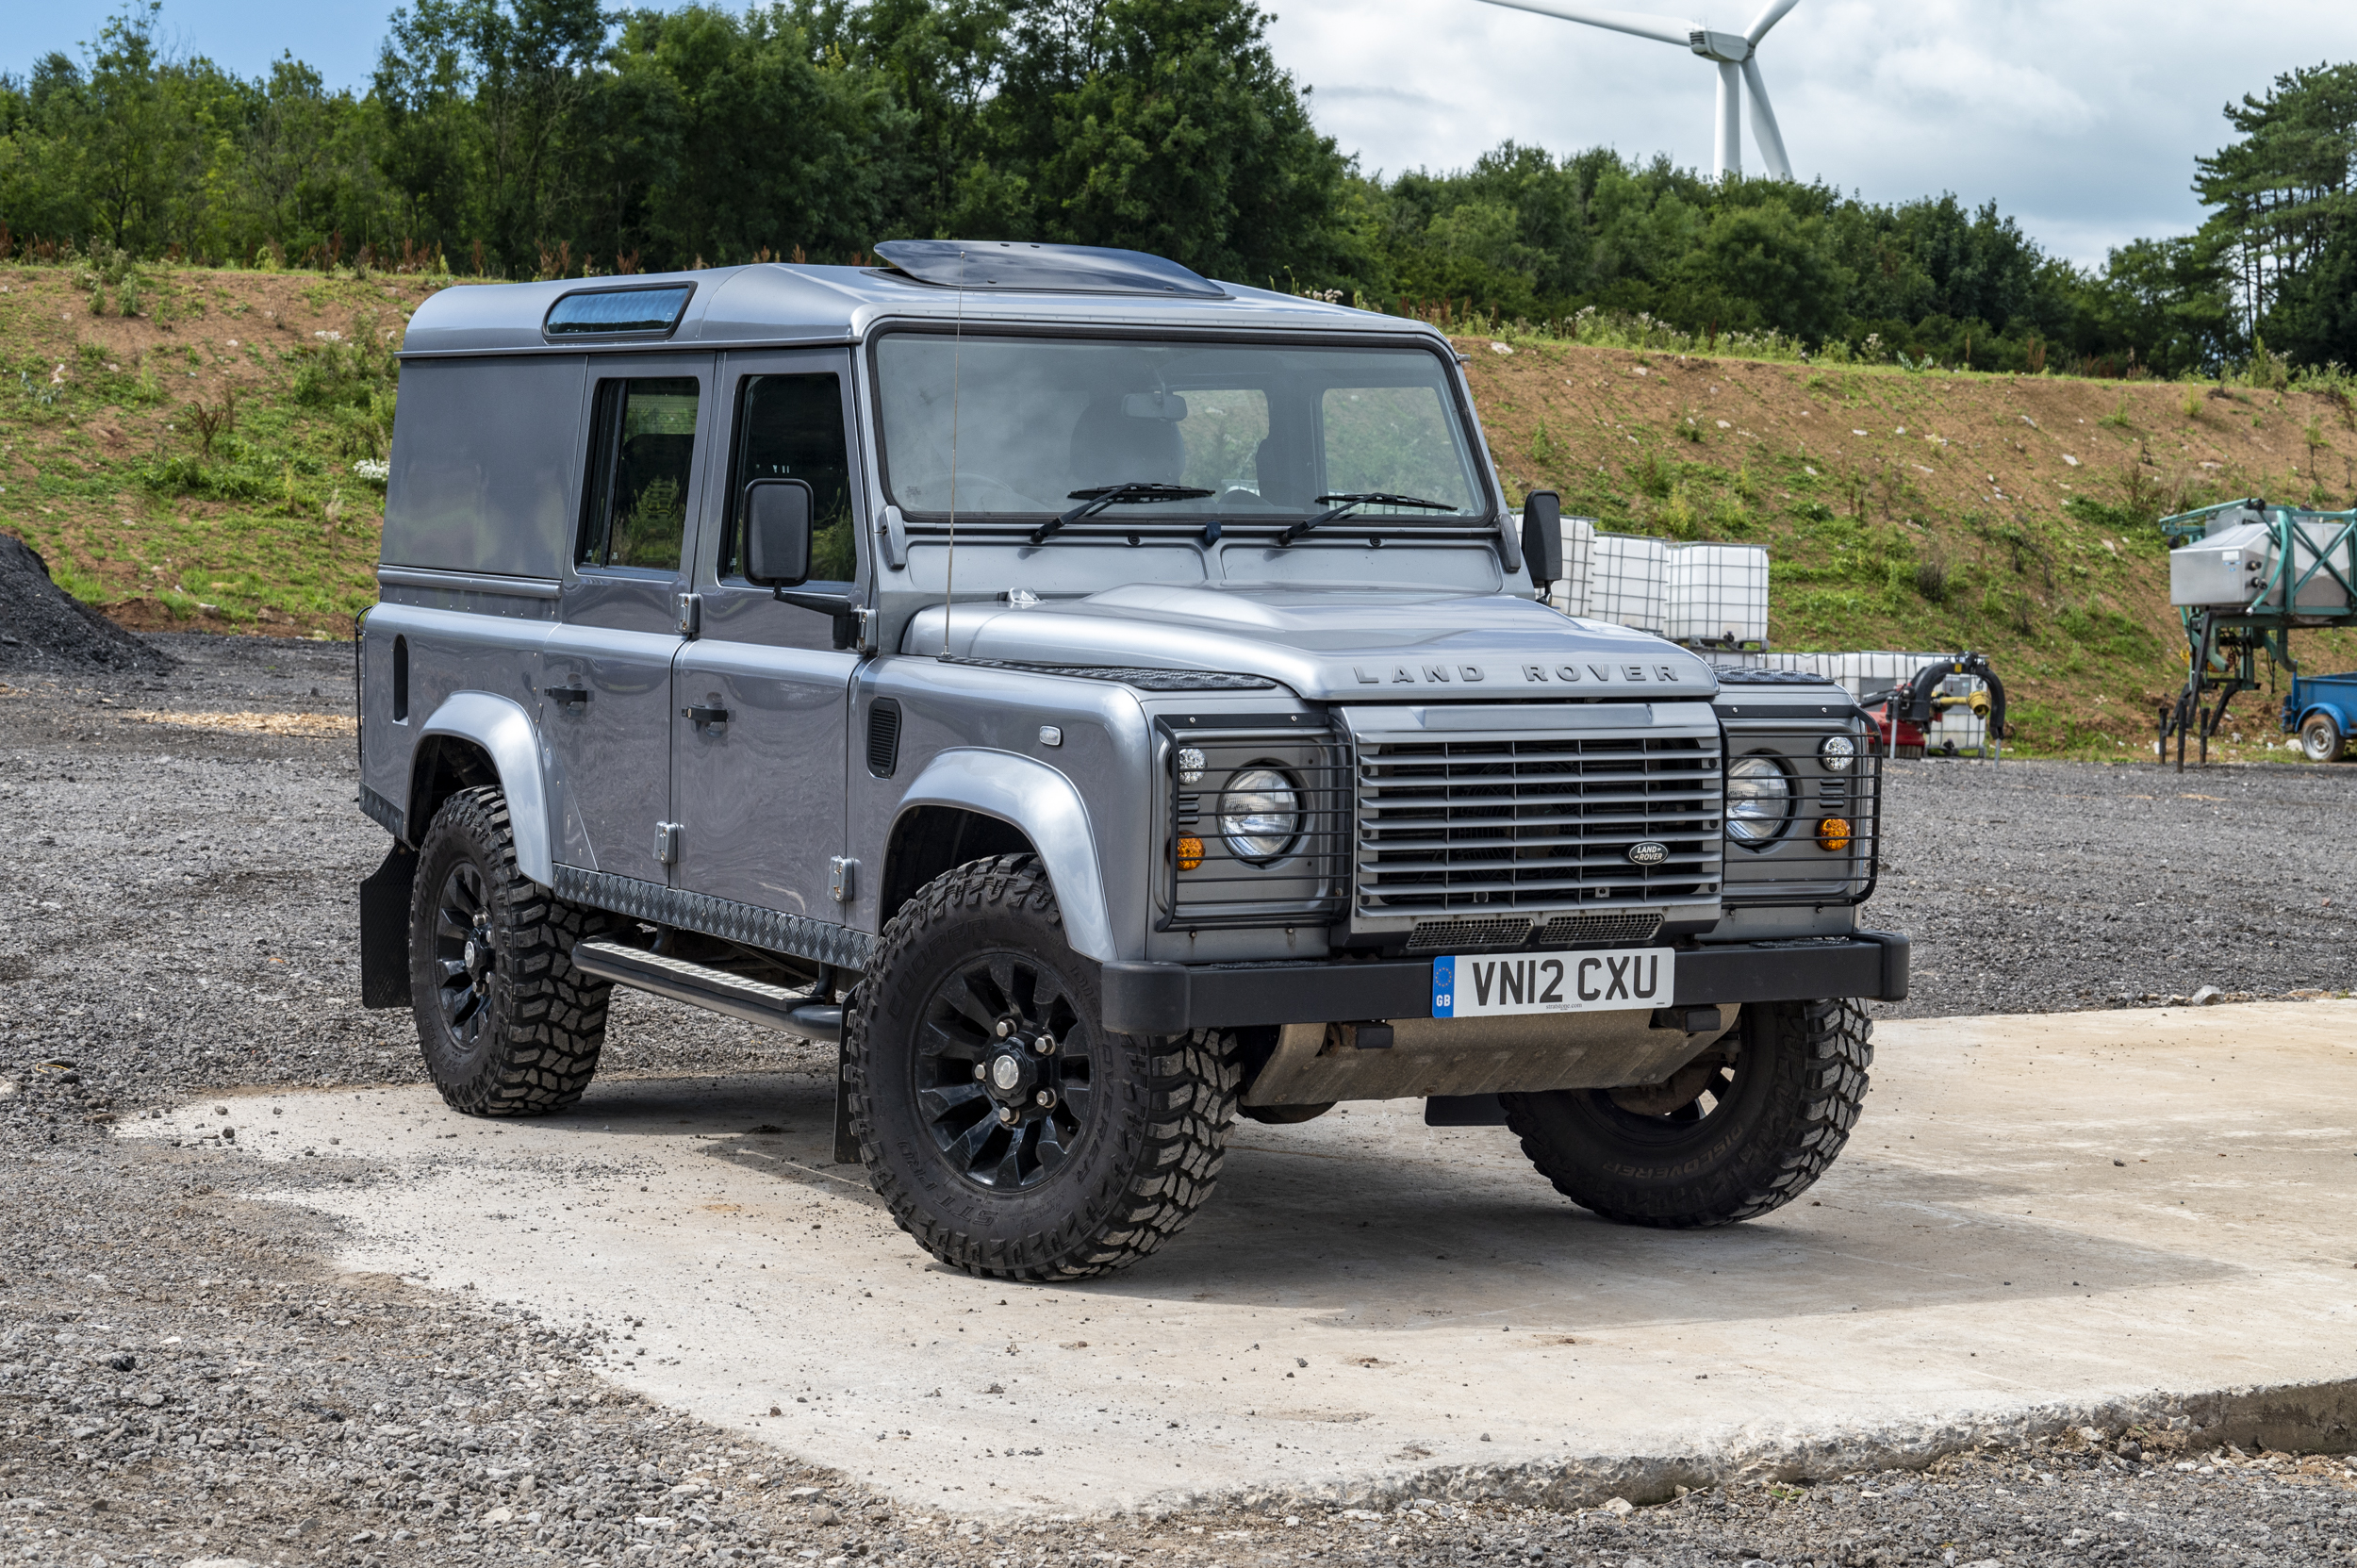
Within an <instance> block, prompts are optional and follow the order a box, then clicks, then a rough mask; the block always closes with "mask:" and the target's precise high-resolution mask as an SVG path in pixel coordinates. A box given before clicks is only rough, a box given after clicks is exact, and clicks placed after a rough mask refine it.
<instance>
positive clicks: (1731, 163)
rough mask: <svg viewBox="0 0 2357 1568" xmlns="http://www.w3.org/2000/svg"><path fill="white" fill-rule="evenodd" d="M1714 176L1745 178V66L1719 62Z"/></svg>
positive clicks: (1712, 160) (1712, 152)
mask: <svg viewBox="0 0 2357 1568" xmlns="http://www.w3.org/2000/svg"><path fill="white" fill-rule="evenodd" d="M1712 142H1713V144H1712V147H1711V162H1712V163H1713V165H1715V167H1714V168H1713V169H1712V170H1711V177H1712V178H1713V179H1719V180H1727V179H1741V178H1742V177H1743V77H1742V74H1741V67H1739V66H1736V65H1732V64H1729V63H1728V62H1727V61H1725V60H1721V61H1720V62H1719V130H1718V135H1717V136H1716V137H1714V138H1713V139H1712Z"/></svg>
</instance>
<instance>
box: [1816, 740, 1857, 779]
mask: <svg viewBox="0 0 2357 1568" xmlns="http://www.w3.org/2000/svg"><path fill="white" fill-rule="evenodd" d="M1856 756H1857V742H1856V741H1854V740H1852V739H1851V738H1850V737H1849V736H1848V735H1827V736H1826V737H1825V738H1824V739H1823V740H1821V741H1819V742H1818V743H1817V760H1818V761H1820V762H1821V763H1823V764H1824V765H1825V766H1826V767H1828V768H1830V769H1832V770H1833V771H1834V772H1836V773H1847V772H1848V771H1849V770H1850V764H1851V762H1852V761H1853V760H1854V758H1855V757H1856Z"/></svg>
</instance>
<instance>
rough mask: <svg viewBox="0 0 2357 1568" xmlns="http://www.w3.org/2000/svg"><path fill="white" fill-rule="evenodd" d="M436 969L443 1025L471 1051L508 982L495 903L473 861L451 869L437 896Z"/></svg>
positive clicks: (481, 873) (458, 1044)
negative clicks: (494, 915)
mask: <svg viewBox="0 0 2357 1568" xmlns="http://www.w3.org/2000/svg"><path fill="white" fill-rule="evenodd" d="M434 967H435V971H436V974H437V984H436V986H435V993H434V994H435V997H436V999H437V1000H438V1001H439V1002H440V1003H441V1008H442V1027H443V1028H445V1029H447V1030H449V1031H450V1035H451V1038H452V1040H453V1041H454V1042H456V1044H457V1046H458V1048H459V1049H460V1050H462V1051H466V1052H468V1053H470V1054H471V1053H472V1052H473V1051H474V1050H475V1048H477V1047H478V1046H479V1045H480V1044H481V1042H482V1038H483V1026H484V1022H485V1020H486V1019H487V1018H488V1017H490V1015H491V1014H492V1012H493V1009H494V1003H495V1000H496V998H497V991H498V988H499V987H500V986H502V985H503V984H504V983H505V982H506V977H505V976H504V975H503V973H502V972H501V968H500V958H499V937H498V934H497V933H496V932H495V931H494V930H493V927H492V924H491V901H490V900H489V899H487V898H486V897H485V896H484V887H483V872H482V871H481V870H480V869H479V868H478V867H476V866H475V865H474V863H473V862H471V861H465V860H462V861H459V862H458V863H457V864H456V865H454V866H453V867H451V868H450V874H449V875H448V876H446V877H444V878H443V879H442V890H441V892H440V894H439V895H438V896H437V898H436V899H435V900H434Z"/></svg>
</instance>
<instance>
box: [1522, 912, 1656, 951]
mask: <svg viewBox="0 0 2357 1568" xmlns="http://www.w3.org/2000/svg"><path fill="white" fill-rule="evenodd" d="M1660 930H1661V916H1658V915H1641V914H1634V913H1632V914H1628V915H1563V916H1557V917H1556V918H1555V919H1552V920H1549V921H1548V922H1547V923H1546V924H1545V925H1544V926H1541V928H1540V929H1539V946H1540V947H1541V948H1584V947H1607V946H1617V947H1629V948H1634V947H1641V946H1643V945H1644V944H1645V943H1647V942H1650V941H1652V940H1653V939H1654V937H1655V935H1656V933H1658V932H1659V931H1660Z"/></svg>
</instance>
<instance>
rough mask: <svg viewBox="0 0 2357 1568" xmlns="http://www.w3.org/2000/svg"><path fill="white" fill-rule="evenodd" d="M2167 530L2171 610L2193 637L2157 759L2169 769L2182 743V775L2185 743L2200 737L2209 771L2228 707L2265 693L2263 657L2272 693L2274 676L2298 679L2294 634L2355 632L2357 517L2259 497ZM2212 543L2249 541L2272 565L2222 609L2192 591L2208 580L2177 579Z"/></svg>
mask: <svg viewBox="0 0 2357 1568" xmlns="http://www.w3.org/2000/svg"><path fill="white" fill-rule="evenodd" d="M2160 527H2161V532H2162V533H2163V534H2164V535H2166V536H2167V538H2168V541H2169V549H2170V552H2171V555H2172V559H2171V562H2170V571H2169V600H2170V602H2171V603H2173V604H2175V605H2176V607H2177V614H2178V618H2179V619H2180V620H2181V621H2182V622H2183V624H2184V630H2185V687H2184V691H2182V692H2180V693H2179V694H2178V696H2177V701H2175V702H2174V703H2173V704H2172V703H2167V702H2164V703H2162V704H2160V712H2159V733H2160V753H2159V754H2160V757H2161V759H2162V760H2163V761H2164V762H2166V761H2167V755H2168V741H2169V737H2170V736H2171V735H2174V736H2175V737H2176V739H2177V770H2178V771H2179V772H2181V773H2182V772H2184V769H2185V738H2186V736H2187V735H2188V734H2190V735H2192V736H2193V737H2194V739H2195V742H2196V744H2197V746H2198V749H2199V760H2200V761H2201V762H2204V763H2206V762H2208V761H2209V760H2210V737H2211V736H2212V735H2214V734H2217V732H2218V728H2219V726H2220V725H2222V724H2223V723H2224V722H2225V720H2226V705H2227V704H2228V703H2229V702H2232V701H2233V700H2234V699H2235V698H2236V697H2238V696H2240V695H2241V694H2242V693H2244V692H2246V691H2257V690H2259V689H2260V683H2259V679H2258V660H2259V656H2260V655H2261V654H2262V653H2264V654H2266V658H2267V660H2268V664H2269V669H2268V677H2269V679H2268V689H2269V690H2270V691H2271V690H2272V689H2273V676H2274V669H2275V667H2278V666H2280V667H2281V668H2283V669H2284V670H2287V671H2290V672H2292V673H2294V674H2297V673H2298V672H2299V660H2297V659H2296V658H2294V657H2293V656H2292V651H2291V637H2292V632H2293V629H2294V628H2296V627H2309V628H2317V627H2329V626H2357V511H2348V512H2312V511H2309V510H2307V509H2305V508H2303V507H2299V506H2287V505H2283V504H2279V503H2273V502H2269V501H2267V500H2266V499H2264V498H2262V497H2257V496H2253V497H2250V499H2247V500H2243V501H2227V502H2221V503H2218V504H2217V505H2216V506H2204V507H2202V508H2201V509H2200V511H2196V512H2184V513H2180V514H2179V515H2178V516H2176V517H2169V518H2163V519H2162V520H2161V524H2160ZM2244 530H2249V532H2243V531H2244ZM2212 541H2217V542H2219V543H2221V544H2223V543H2227V542H2230V541H2247V543H2246V546H2245V548H2246V549H2247V550H2248V551H2250V552H2251V553H2258V552H2264V556H2263V562H2264V564H2263V565H2261V566H2259V569H2256V570H2255V571H2252V572H2250V574H2249V576H2248V577H2247V579H2246V580H2244V581H2243V582H2242V583H2241V585H2240V587H2239V589H2238V591H2237V592H2236V593H2235V594H2234V595H2233V597H2231V598H2225V599H2223V601H2222V602H2220V596H2219V595H2218V594H2217V593H2216V592H2215V591H2209V592H2204V591H2202V590H2201V589H2200V588H2199V587H2198V586H2193V584H2192V581H2191V580H2193V579H2195V578H2197V577H2198V576H2199V575H2200V574H2198V573H2196V572H2193V571H2181V570H2180V569H2179V568H2180V567H2181V566H2187V567H2189V566H2191V565H2193V562H2192V561H2191V559H2190V558H2188V559H2186V560H2184V561H2180V560H2178V559H2176V558H2175V557H2176V555H2177V553H2178V552H2180V551H2185V550H2188V549H2189V548H2198V547H2200V546H2203V545H2206V544H2209V543H2211V542H2212ZM2204 601H2206V602H2204Z"/></svg>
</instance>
